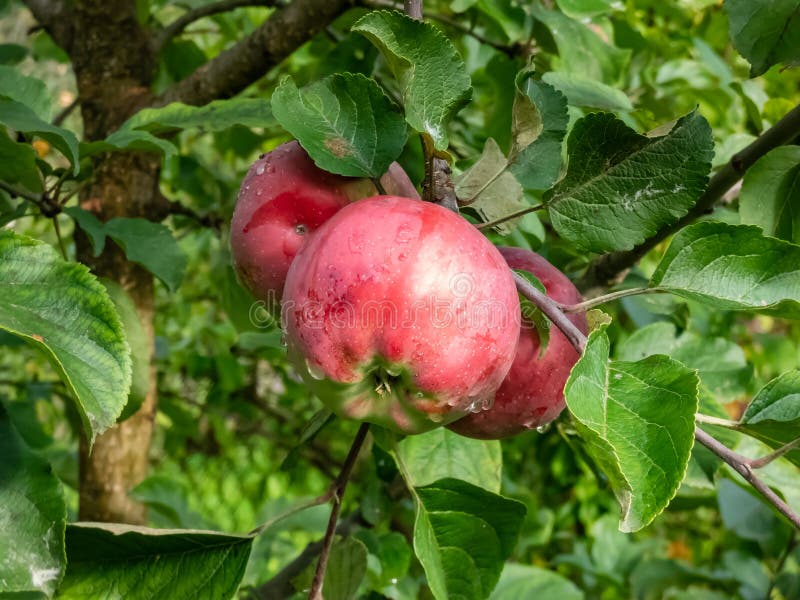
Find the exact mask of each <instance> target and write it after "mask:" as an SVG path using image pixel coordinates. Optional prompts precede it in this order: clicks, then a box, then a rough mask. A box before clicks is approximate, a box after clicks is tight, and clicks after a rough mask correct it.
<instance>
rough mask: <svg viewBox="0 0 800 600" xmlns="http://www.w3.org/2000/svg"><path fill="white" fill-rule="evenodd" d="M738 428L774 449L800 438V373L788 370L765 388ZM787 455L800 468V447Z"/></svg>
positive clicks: (743, 416) (746, 412) (753, 401)
mask: <svg viewBox="0 0 800 600" xmlns="http://www.w3.org/2000/svg"><path fill="white" fill-rule="evenodd" d="M737 429H738V430H739V431H741V432H743V433H746V434H748V435H750V436H752V437H754V438H756V439H758V440H760V441H762V442H764V443H765V444H768V445H769V446H771V447H772V448H780V447H781V446H784V445H786V444H789V443H791V442H793V441H795V440H796V439H798V438H800V371H798V370H794V371H787V372H786V373H783V374H782V375H779V376H778V377H776V378H775V379H773V380H772V381H770V382H769V383H768V384H767V385H765V386H764V387H763V388H761V390H760V391H759V392H758V393H757V394H756V395H755V397H754V398H753V400H752V402H750V405H749V406H748V407H747V410H746V411H745V413H744V415H742V418H741V420H740V425H739V427H738V428H737ZM785 456H786V458H788V459H789V460H790V461H791V462H793V463H794V464H795V465H797V466H798V467H800V447H797V448H795V449H794V450H791V451H790V452H788V453H787V454H786V455H785Z"/></svg>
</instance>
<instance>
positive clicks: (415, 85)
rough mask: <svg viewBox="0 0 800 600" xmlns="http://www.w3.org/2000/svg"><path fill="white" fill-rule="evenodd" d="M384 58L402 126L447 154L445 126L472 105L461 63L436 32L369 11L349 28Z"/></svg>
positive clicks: (386, 13) (425, 25)
mask: <svg viewBox="0 0 800 600" xmlns="http://www.w3.org/2000/svg"><path fill="white" fill-rule="evenodd" d="M353 31H355V32H358V33H360V34H362V35H364V36H366V37H367V39H369V40H370V41H371V42H372V43H373V44H374V45H375V46H376V47H377V48H378V49H379V50H380V51H381V53H383V55H384V57H385V58H386V62H387V63H388V64H389V67H390V68H391V70H392V72H393V73H394V76H395V78H396V79H397V81H398V83H399V84H400V89H401V92H402V95H403V107H404V108H405V112H406V120H407V121H408V123H409V125H411V127H413V128H414V129H415V130H416V131H419V132H420V133H423V134H426V135H428V136H429V137H430V138H431V139H432V140H433V144H434V146H435V147H436V149H437V150H446V149H447V145H448V141H447V131H446V125H447V123H448V121H449V120H450V119H451V118H452V117H453V115H454V114H455V113H456V112H458V111H459V110H460V109H461V107H463V106H464V105H465V104H466V103H467V102H468V101H469V99H470V97H471V95H472V87H471V85H470V78H469V74H468V73H467V69H466V66H465V65H464V61H463V60H462V58H461V57H460V56H459V54H458V51H457V50H456V49H455V47H454V46H453V44H452V43H451V42H450V40H448V39H447V38H446V37H445V36H444V35H443V34H442V33H441V32H440V31H439V30H438V29H436V28H435V27H433V26H432V25H430V24H428V23H422V22H419V21H415V20H413V19H411V18H409V17H407V16H405V15H404V14H402V13H399V12H396V11H385V10H381V11H372V12H369V13H367V14H366V15H365V16H364V17H362V18H361V19H359V20H358V21H357V22H356V24H355V25H353Z"/></svg>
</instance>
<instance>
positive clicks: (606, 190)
mask: <svg viewBox="0 0 800 600" xmlns="http://www.w3.org/2000/svg"><path fill="white" fill-rule="evenodd" d="M713 148H714V143H713V140H712V138H711V129H710V127H709V126H708V122H707V121H706V120H705V119H704V118H703V117H701V116H700V115H699V114H698V113H697V112H692V113H690V114H689V115H687V116H685V117H683V118H681V119H679V120H678V122H677V123H676V124H675V126H674V127H673V128H672V130H671V131H670V132H669V133H668V134H666V135H663V136H660V137H654V138H649V137H646V136H644V135H640V134H638V133H636V132H635V131H633V130H632V129H630V128H629V127H628V126H627V125H625V124H624V123H623V122H622V121H620V120H619V119H617V118H616V117H614V116H613V115H611V114H608V113H598V114H591V115H589V116H587V117H584V118H583V119H581V120H580V121H578V122H577V123H576V124H575V126H574V127H573V129H572V132H571V133H570V136H569V140H568V141H567V150H568V154H569V166H568V168H567V174H566V175H565V176H564V178H563V179H562V180H561V181H560V182H558V184H557V185H556V186H555V187H554V188H553V189H552V190H550V191H549V192H548V193H547V194H546V195H545V202H546V203H547V204H548V206H549V207H550V217H551V219H552V221H553V226H554V227H555V229H556V231H558V233H559V234H560V235H561V236H562V237H564V238H566V239H568V240H570V241H571V242H574V243H575V244H576V245H577V246H578V247H579V248H581V249H583V250H590V251H593V252H608V251H611V250H629V249H631V248H633V247H634V246H635V245H637V244H639V243H641V242H643V241H644V240H645V239H647V238H649V237H650V236H652V235H653V234H655V233H656V232H657V231H659V230H660V229H661V228H662V227H664V226H665V225H668V224H671V223H674V222H675V221H677V220H678V219H679V218H680V217H682V216H683V215H684V214H686V212H687V211H688V210H689V208H691V207H692V206H694V203H695V201H696V200H697V198H698V197H699V196H700V194H702V192H703V190H704V189H705V186H706V183H707V181H708V172H709V170H710V168H711V156H712V154H713Z"/></svg>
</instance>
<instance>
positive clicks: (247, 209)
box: [231, 141, 419, 308]
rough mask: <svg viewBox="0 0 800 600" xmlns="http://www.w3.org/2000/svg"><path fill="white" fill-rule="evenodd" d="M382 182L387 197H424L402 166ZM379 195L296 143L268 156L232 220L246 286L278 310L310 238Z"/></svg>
mask: <svg viewBox="0 0 800 600" xmlns="http://www.w3.org/2000/svg"><path fill="white" fill-rule="evenodd" d="M381 184H382V185H383V187H384V188H385V189H386V191H387V193H391V194H397V195H400V196H408V197H412V198H418V197H419V196H418V195H417V191H416V190H415V189H414V185H413V184H412V183H411V181H410V180H409V178H408V175H406V173H405V171H403V168H402V167H401V166H400V165H398V164H397V163H392V165H391V166H390V167H389V171H388V172H387V173H386V174H385V175H384V176H383V177H382V178H381ZM376 193H377V190H376V189H375V184H374V183H373V182H372V181H370V180H369V179H362V178H357V177H342V176H341V175H334V174H332V173H328V172H326V171H323V170H322V169H320V168H319V167H317V166H316V165H315V164H314V161H312V160H311V157H309V156H308V154H307V153H306V151H305V150H303V148H302V147H301V146H300V144H298V143H297V142H296V141H293V142H287V143H285V144H282V145H280V146H278V147H277V148H275V149H274V150H273V151H272V152H269V153H268V154H264V155H262V156H261V157H260V158H259V159H258V160H257V161H256V162H255V163H253V165H252V166H251V167H250V170H249V171H248V172H247V175H246V176H245V178H244V180H243V181H242V186H241V188H240V189H239V196H238V199H237V201H236V208H235V210H234V211H233V219H232V220H231V251H232V253H233V262H234V267H235V269H236V272H237V273H238V274H239V279H240V280H241V282H242V284H243V285H244V286H245V287H246V288H247V289H249V290H250V292H251V293H252V294H253V295H254V296H255V297H256V298H258V299H260V300H264V301H266V302H267V305H268V307H270V308H275V306H276V305H277V302H278V301H279V300H280V298H281V294H282V293H283V284H284V281H285V280H286V272H287V271H288V270H289V265H290V264H291V263H292V260H293V259H294V257H295V255H296V254H297V251H298V250H299V249H300V248H301V247H302V246H303V244H304V243H305V241H306V239H307V238H308V236H309V234H310V233H311V232H313V231H314V230H315V229H317V227H319V226H320V225H322V224H323V223H324V222H325V221H327V220H328V219H329V218H330V217H331V216H332V215H333V214H334V213H336V212H337V211H338V210H339V209H340V208H342V207H343V206H345V205H346V204H349V203H350V202H353V201H354V200H359V199H361V198H366V197H369V196H373V195H375V194H376Z"/></svg>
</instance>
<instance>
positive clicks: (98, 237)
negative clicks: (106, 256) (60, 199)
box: [64, 206, 106, 258]
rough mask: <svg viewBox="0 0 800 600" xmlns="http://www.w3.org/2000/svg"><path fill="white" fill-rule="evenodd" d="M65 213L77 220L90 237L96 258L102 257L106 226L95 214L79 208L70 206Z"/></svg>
mask: <svg viewBox="0 0 800 600" xmlns="http://www.w3.org/2000/svg"><path fill="white" fill-rule="evenodd" d="M64 212H65V213H67V214H68V215H69V216H70V217H72V218H73V219H75V222H76V223H77V224H78V226H79V227H80V228H81V229H83V232H84V233H85V234H86V235H88V236H89V239H90V240H91V242H92V250H93V251H94V256H95V258H97V257H98V256H100V253H101V252H102V251H103V248H104V247H105V245H106V231H105V224H104V223H103V222H102V221H100V219H98V218H97V217H95V216H94V214H93V213H91V212H89V211H88V210H84V209H82V208H80V207H79V206H69V207H67V208H65V209H64Z"/></svg>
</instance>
